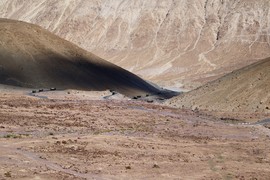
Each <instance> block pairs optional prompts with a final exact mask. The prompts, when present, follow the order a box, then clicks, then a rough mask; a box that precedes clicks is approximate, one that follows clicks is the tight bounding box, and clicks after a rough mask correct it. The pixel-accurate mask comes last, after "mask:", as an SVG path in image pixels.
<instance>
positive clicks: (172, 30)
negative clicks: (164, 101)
mask: <svg viewBox="0 0 270 180" xmlns="http://www.w3.org/2000/svg"><path fill="white" fill-rule="evenodd" d="M269 7H270V1H269V0H256V1H255V0H200V1H197V0H179V1H176V0H152V1H145V0H128V1H126V0H91V1H88V0H50V1H47V0H39V1H36V0H2V1H1V2H0V17H5V18H11V19H19V20H23V21H27V22H31V23H34V24H38V25H41V26H42V27H44V28H46V29H48V30H49V31H51V32H53V33H55V34H57V35H59V36H61V37H63V38H65V39H67V40H69V41H72V42H74V43H75V44H77V45H79V46H80V47H82V48H84V49H87V50H89V51H90V52H93V53H95V54H97V55H99V56H100V57H103V58H104V59H106V60H109V61H111V62H113V63H116V64H117V65H119V66H121V67H124V68H127V69H128V70H131V71H132V72H136V73H138V74H139V75H141V76H142V77H144V78H148V79H151V80H154V81H155V82H160V83H165V84H171V85H173V84H174V85H175V86H178V87H179V86H181V83H184V84H186V85H187V84H189V83H188V82H192V85H193V86H197V85H200V84H202V83H204V82H207V81H210V80H213V79H215V78H217V77H219V76H221V75H224V74H226V73H228V72H230V71H231V70H235V69H238V68H240V67H244V66H246V65H248V64H251V63H252V62H255V61H257V60H258V59H263V58H266V57H269V56H270V51H269V50H270V48H269V44H270V41H269V34H270V32H269V26H270V10H269Z"/></svg>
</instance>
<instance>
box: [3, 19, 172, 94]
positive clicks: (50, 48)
mask: <svg viewBox="0 0 270 180" xmlns="http://www.w3.org/2000/svg"><path fill="white" fill-rule="evenodd" d="M0 84H7V85H14V86H21V87H28V88H46V89H50V88H51V87H54V88H57V89H80V90H97V91H104V90H108V89H110V90H115V91H117V92H120V93H122V94H124V95H127V96H138V95H140V96H142V95H146V94H148V95H150V94H152V95H158V96H161V97H163V96H166V97H167V96H168V94H167V95H166V93H169V91H166V93H165V90H161V89H158V88H157V87H154V86H153V85H151V84H149V83H148V82H146V81H144V80H143V79H141V78H139V77H137V76H136V75H134V74H132V73H130V72H128V71H126V70H124V69H122V68H121V67H118V66H116V65H114V64H112V63H110V62H107V61H105V60H103V59H102V58H100V57H98V56H96V55H94V54H92V53H89V52H87V51H85V50H83V49H81V48H79V47H78V46H76V45H74V44H72V43H70V42H68V41H66V40H64V39H62V38H60V37H58V36H56V35H54V34H52V33H51V32H49V31H47V30H44V29H43V28H41V27H39V26H37V25H33V24H29V23H25V22H19V21H15V20H7V19H0ZM163 92H164V93H165V94H164V93H163Z"/></svg>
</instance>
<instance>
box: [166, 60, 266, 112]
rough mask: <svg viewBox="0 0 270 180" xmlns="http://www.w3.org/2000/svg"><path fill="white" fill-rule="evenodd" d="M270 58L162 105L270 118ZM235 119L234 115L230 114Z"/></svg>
mask: <svg viewBox="0 0 270 180" xmlns="http://www.w3.org/2000/svg"><path fill="white" fill-rule="evenodd" d="M269 72H270V58H267V59H264V60H261V61H259V62H257V63H255V64H252V65H249V66H246V67H244V68H242V69H239V70H237V71H234V72H232V73H229V74H227V75H225V76H224V77H222V78H219V79H217V80H215V81H213V82H210V83H207V84H205V85H203V86H202V87H200V88H198V89H195V90H193V91H190V92H188V93H185V94H182V95H181V96H178V97H175V98H173V99H171V100H169V101H168V102H167V103H166V104H167V105H170V106H174V107H181V108H182V107H183V108H191V109H200V110H210V111H224V112H229V114H231V113H236V114H237V113H239V112H249V113H261V112H262V113H266V114H270V83H269V82H270V74H269ZM234 116H235V117H237V115H235V114H234Z"/></svg>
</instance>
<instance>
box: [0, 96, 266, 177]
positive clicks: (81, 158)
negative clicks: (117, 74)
mask: <svg viewBox="0 0 270 180" xmlns="http://www.w3.org/2000/svg"><path fill="white" fill-rule="evenodd" d="M59 93H60V92H58V94H59ZM77 96H80V95H77ZM0 97H1V98H0V152H1V153H0V167H1V168H0V179H268V178H269V177H270V165H269V164H270V145H269V144H270V138H269V136H270V130H269V129H268V128H265V127H264V126H262V125H242V124H229V123H226V122H222V121H220V120H218V119H216V118H213V117H212V116H206V115H202V114H199V113H196V112H192V111H188V110H177V109H172V108H167V107H164V106H159V105H154V104H146V103H142V102H139V101H135V102H134V101H128V100H124V101H120V100H83V99H86V98H81V99H80V98H76V100H75V98H74V97H75V96H73V95H72V94H69V95H67V93H66V92H63V95H62V96H59V97H58V98H57V99H55V98H52V97H53V95H51V96H49V99H39V98H35V97H29V96H25V95H21V94H18V93H13V94H10V93H8V92H5V93H0Z"/></svg>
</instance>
